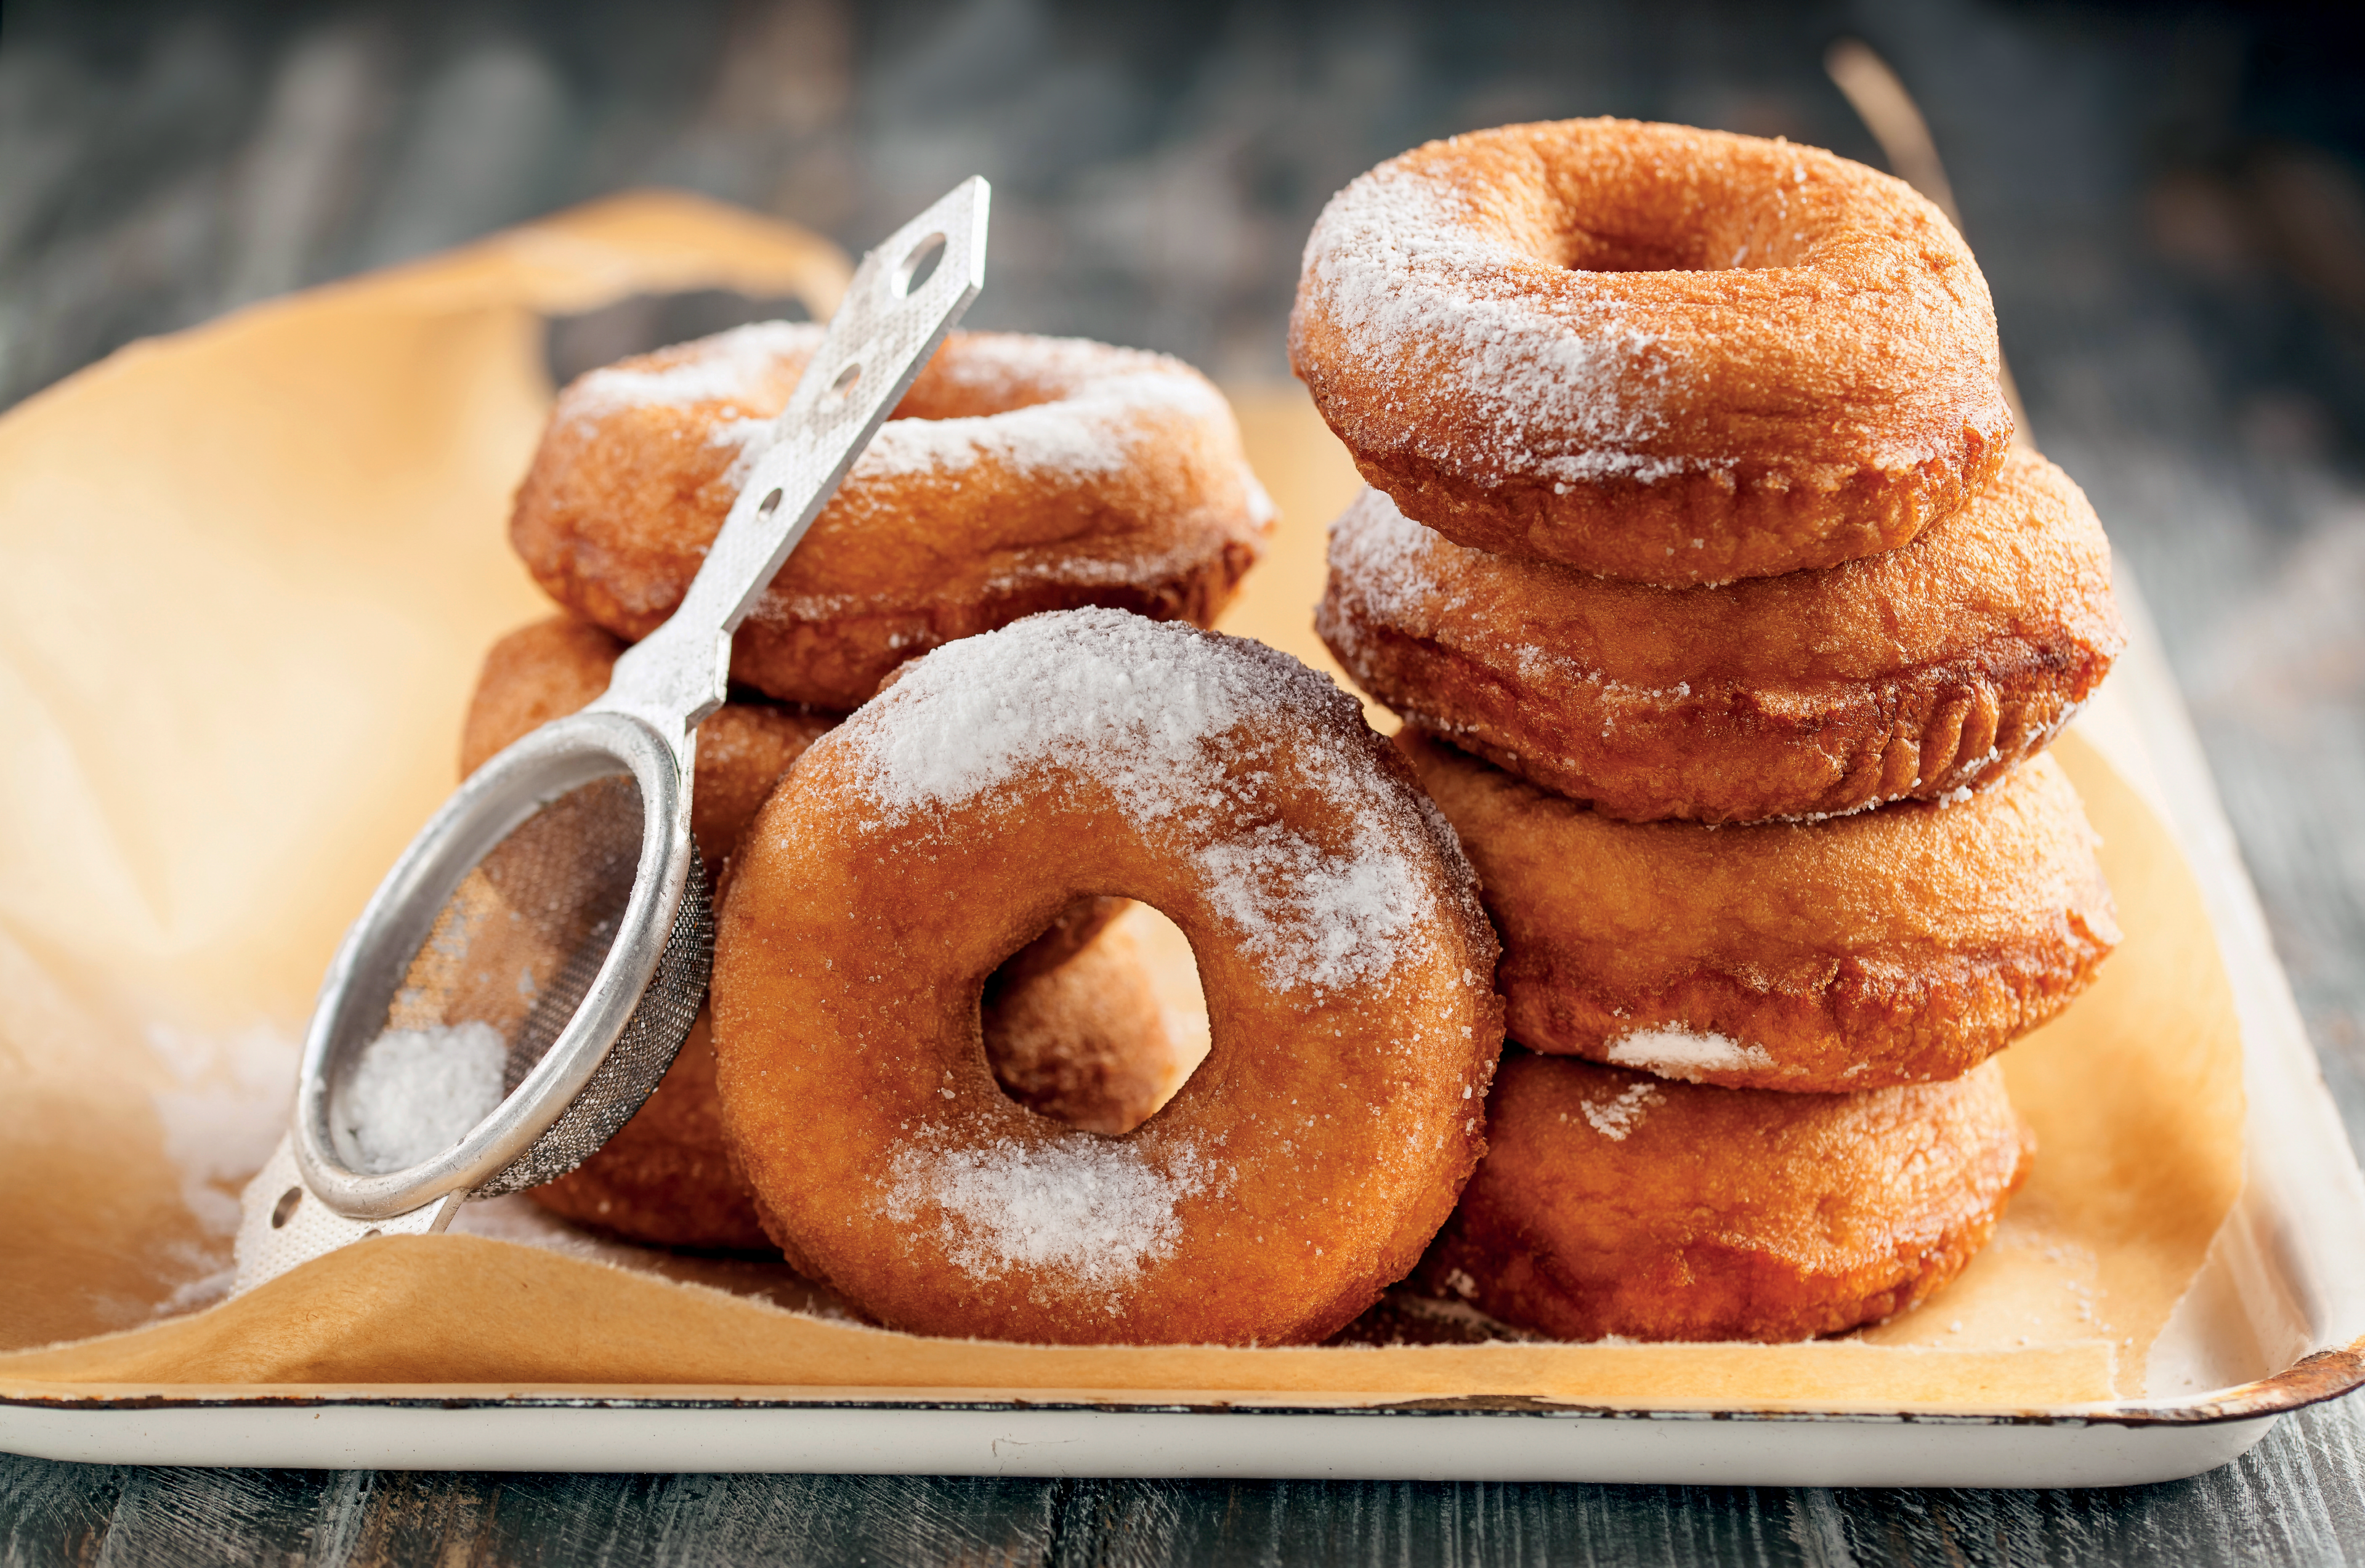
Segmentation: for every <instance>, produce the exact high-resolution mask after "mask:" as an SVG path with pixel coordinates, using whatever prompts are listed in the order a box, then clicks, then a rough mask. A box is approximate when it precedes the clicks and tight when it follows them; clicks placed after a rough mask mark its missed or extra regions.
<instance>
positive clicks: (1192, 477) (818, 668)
mask: <svg viewBox="0 0 2365 1568" xmlns="http://www.w3.org/2000/svg"><path fill="white" fill-rule="evenodd" d="M821 340H822V329H821V328H819V327H816V326H808V325H795V324H790V323H787V322H771V323H768V324H766V325H760V326H754V327H743V328H740V329H739V330H736V331H731V332H725V333H723V334H721V335H720V336H717V337H712V338H707V339H703V340H701V341H700V342H693V343H684V344H682V345H680V346H679V347H677V348H670V349H666V350H662V351H660V352H659V353H654V354H648V355H644V356H643V357H641V358H638V359H631V360H626V361H624V362H622V364H615V365H611V366H610V367H608V368H607V369H604V370H596V371H593V372H591V373H590V374H589V375H585V376H582V377H581V378H579V379H577V381H575V382H574V383H573V384H572V385H570V386H568V387H567V388H566V391H565V392H564V393H562V394H561V395H560V397H559V399H558V404H557V407H556V408H555V409H553V410H552V413H551V419H550V426H549V429H548V430H547V431H545V432H544V436H543V441H542V446H541V449H540V450H539V451H538V452H537V453H536V454H534V461H533V466H532V469H531V471H529V472H528V474H527V475H526V477H525V482H524V484H523V485H522V486H521V487H520V488H519V490H518V496H517V505H516V508H515V510H514V511H513V513H512V514H511V517H510V541H511V543H513V544H514V545H515V546H516V548H517V552H518V554H520V555H521V556H522V557H523V558H524V560H525V564H526V566H527V567H528V569H529V570H531V571H532V573H533V576H534V580H535V581H537V582H539V583H540V584H541V585H542V586H543V587H544V588H545V589H547V590H548V591H549V593H550V594H551V596H552V597H553V598H555V599H557V600H558V602H559V603H560V604H562V605H564V606H566V608H567V609H569V610H573V611H574V612H575V613H576V614H577V615H579V616H582V617H584V618H585V619H587V620H589V621H593V622H598V623H599V624H600V625H602V626H605V627H607V628H608V629H609V630H610V631H611V632H614V633H617V634H618V635H619V636H622V637H625V638H638V637H644V636H646V635H647V634H648V633H650V632H651V631H653V630H655V629H656V627H657V626H658V625H659V624H660V623H661V622H664V620H665V619H666V617H667V616H668V615H670V614H672V613H673V610H674V607H675V606H676V605H678V604H679V603H680V602H681V597H682V594H683V593H684V592H685V591H686V590H687V589H688V588H689V579H690V578H691V577H693V576H694V575H695V574H696V573H697V570H698V567H699V566H700V564H701V562H702V561H703V560H704V558H705V553H706V547H707V545H708V543H710V542H711V541H712V539H713V537H714V534H715V532H716V530H718V529H720V528H721V527H722V525H723V517H724V515H725V514H726V513H727V512H728V511H729V510H730V508H731V502H732V500H733V499H734V498H735V497H736V495H737V494H738V488H739V484H740V480H741V477H742V476H743V474H744V472H745V464H746V463H747V461H749V457H750V444H751V443H752V442H757V441H760V440H761V439H763V436H764V432H765V431H766V430H767V429H768V425H767V422H766V421H768V420H769V419H770V417H771V416H772V415H774V414H776V413H778V412H779V409H781V408H782V407H783V406H784V405H785V404H786V403H787V401H788V398H789V394H790V391H791V390H793V389H794V387H795V386H796V381H797V376H798V375H799V374H800V373H801V371H802V370H803V368H804V364H805V361H806V360H807V359H808V358H810V357H811V356H812V354H813V351H814V349H815V348H816V347H817V346H818V345H819V344H820V342H821ZM1271 520H1272V505H1271V503H1270V502H1269V501H1268V500H1267V499H1266V498H1265V496H1264V492H1263V491H1262V489H1261V488H1260V487H1258V485H1257V482H1256V478H1255V476H1253V475H1252V474H1250V471H1249V468H1248V465H1247V463H1246V461H1245V460H1244V459H1243V457H1242V455H1241V452H1240V442H1239V429H1238V427H1237V426H1236V425H1235V424H1234V422H1233V420H1232V413H1231V409H1230V407H1229V406H1228V405H1227V404H1226V403H1225V401H1224V399H1223V397H1222V395H1221V394H1220V393H1218V392H1217V391H1216V389H1215V387H1214V386H1211V385H1209V384H1208V382H1207V380H1206V378H1205V377H1204V376H1202V375H1199V373H1198V372H1196V371H1194V370H1193V369H1192V368H1191V367H1190V366H1188V365H1186V364H1183V363H1182V362H1181V361H1179V360H1174V359H1170V358H1168V357H1166V356H1165V355H1163V354H1154V353H1142V352H1140V351H1138V350H1134V349H1119V348H1110V347H1108V346H1106V345H1104V344H1101V343H1092V342H1080V341H1077V340H1073V339H1060V338H1039V337H1027V336H1023V335H1019V334H1015V333H1005V332H956V333H954V334H953V335H952V338H951V339H950V341H948V342H947V343H946V345H945V346H944V348H943V349H942V350H941V351H940V352H939V353H937V354H936V358H935V359H934V360H932V361H931V362H930V363H929V364H928V366H927V368H926V369H925V370H924V371H923V372H922V373H921V375H920V378H919V380H918V381H917V382H915V383H914V384H913V387H912V390H911V391H910V392H909V393H908V394H906V395H905V397H904V398H903V401H902V403H901V404H900V405H899V406H898V407H897V409H896V410H895V417H894V418H893V419H891V420H889V421H888V423H887V424H886V425H885V426H884V427H883V428H882V429H881V430H880V432H879V434H878V435H877V436H876V437H875V438H874V439H873V440H872V442H871V443H870V445H869V449H868V450H866V451H865V452H864V454H862V456H861V457H860V458H859V459H858V460H857V462H856V463H855V465H854V469H853V471H852V473H850V474H849V475H848V476H846V481H845V483H844V484H843V485H841V486H840V487H838V490H837V493H836V494H835V496H834V497H833V498H831V500H830V502H829V504H828V506H827V507H825V508H824V509H823V511H822V514H821V516H820V517H819V519H817V520H816V521H814V523H813V530H812V532H809V533H808V534H806V536H805V538H804V541H803V543H801V544H799V545H798V546H797V549H796V553H795V554H792V555H790V557H789V562H788V565H787V566H784V567H782V568H781V570H780V573H779V576H778V577H775V578H774V579H773V580H772V585H771V587H770V588H769V589H768V590H767V591H766V593H765V594H764V597H763V598H762V599H761V600H759V601H758V602H757V607H756V610H755V612H754V613H753V614H752V615H751V616H749V618H748V619H747V621H746V622H745V624H744V625H742V626H741V628H740V629H739V633H738V635H737V637H736V639H735V640H734V644H733V646H732V662H731V673H732V675H733V677H734V678H735V679H738V680H742V681H745V682H746V683H747V684H748V685H750V686H753V687H755V688H756V689H758V690H760V691H763V692H766V693H768V694H769V695H771V696H773V697H777V698H779V699H781V700H786V701H794V702H809V703H813V704H814V705H816V706H819V707H824V708H836V709H846V708H853V707H857V706H858V705H860V704H861V703H862V702H863V701H865V700H868V699H869V696H870V694H871V693H872V692H873V691H874V690H876V689H878V686H879V682H880V679H881V678H884V677H885V675H886V674H887V672H888V671H890V670H891V669H893V668H894V667H895V666H897V665H899V664H901V663H902V661H904V660H905V659H908V658H911V657H913V656H914V655H919V654H923V653H925V652H926V651H927V650H928V649H930V648H932V647H935V646H936V645H937V644H941V643H946V642H950V641H952V640H953V639H955V638H958V637H968V636H973V635H975V634H976V633H980V632H983V631H986V630H988V629H990V628H992V627H995V626H999V625H1003V624H1004V623H1006V622H1011V621H1014V620H1016V619H1018V618H1019V617H1021V616H1024V615H1030V614H1033V613H1035V612H1037V611H1038V610H1056V609H1067V608H1070V607H1073V606H1078V605H1087V604H1097V605H1107V606H1113V607H1115V608H1119V609H1125V610H1134V611H1137V612H1138V613H1140V614H1143V615H1147V616H1149V617H1152V618H1153V619H1158V620H1170V619H1171V620H1182V621H1189V622H1194V623H1196V624H1200V625H1205V624H1208V623H1210V622H1213V621H1214V620H1215V617H1216V613H1217V612H1218V611H1220V610H1222V609H1223V607H1224V605H1225V604H1226V603H1227V601H1228V600H1229V599H1230V598H1231V595H1232V591H1233V589H1234V588H1236V587H1237V586H1238V584H1239V579H1240V576H1241V574H1242V573H1244V572H1246V571H1247V570H1248V568H1249V567H1250V566H1251V565H1252V564H1253V563H1254V562H1255V560H1256V558H1257V555H1258V554H1259V553H1260V551H1261V548H1262V544H1261V541H1262V538H1263V534H1264V532H1265V530H1266V528H1267V526H1268V525H1269V523H1270V521H1271Z"/></svg>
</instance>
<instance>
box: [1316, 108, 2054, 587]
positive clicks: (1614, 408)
mask: <svg viewBox="0 0 2365 1568" xmlns="http://www.w3.org/2000/svg"><path fill="white" fill-rule="evenodd" d="M1290 363H1291V364H1292V366H1293V367H1294V368H1295V370H1296V372H1297V374H1298V375H1299V376H1300V377H1301V378H1303V379H1304V380H1305V382H1306V386H1308V387H1309V388H1310V389H1311V390H1312V391H1313V394H1314V400H1315V403H1316V405H1317V407H1319V408H1320V409H1321V410H1322V415H1323V418H1324V419H1325V420H1328V422H1329V425H1330V428H1331V429H1332V430H1334V431H1337V432H1338V433H1339V439H1340V440H1342V441H1344V442H1346V443H1347V446H1348V448H1349V449H1350V450H1351V452H1353V454H1355V461H1356V465H1357V466H1358V467H1360V468H1361V469H1362V473H1363V476H1364V478H1366V479H1367V480H1369V481H1370V482H1371V483H1372V485H1373V486H1374V487H1377V488H1379V489H1381V490H1384V491H1385V492H1387V493H1388V494H1389V495H1390V496H1392V497H1394V498H1395V501H1396V503H1397V505H1398V506H1400V507H1401V508H1402V509H1403V510H1404V511H1405V514H1406V515H1407V516H1408V517H1414V518H1418V519H1419V520H1420V521H1422V522H1425V523H1427V524H1428V525H1429V526H1430V527H1431V528H1434V529H1437V530H1438V531H1439V532H1442V533H1444V534H1445V535H1447V536H1448V537H1449V538H1452V539H1453V540H1454V541H1456V542H1457V543H1463V544H1467V545H1470V546H1472V547H1474V548H1476V549H1482V550H1491V551H1495V552H1497V553H1499V554H1509V555H1528V556H1534V557H1538V558H1541V559H1544V560H1552V561H1562V562H1566V563H1568V564H1569V565H1572V566H1581V567H1583V568H1585V569H1586V570H1588V571H1594V572H1599V573H1602V574H1604V575H1607V576H1610V577H1625V578H1631V579H1633V580H1635V581H1640V582H1655V583H1668V584H1692V583H1712V582H1724V581H1729V580H1731V579H1733V578H1736V577H1765V576H1770V575H1772V574H1774V573H1777V572H1788V571H1796V570H1799V569H1800V568H1804V567H1810V566H1833V565H1836V564H1837V563H1839V562H1841V561H1845V560H1849V559H1852V558H1854V557H1855V556H1859V555H1868V554H1875V553H1877V552H1878V551H1882V550H1890V549H1895V548H1896V547H1898V546H1899V545H1901V544H1903V543H1906V542H1907V541H1909V540H1911V538H1913V536H1914V535H1915V534H1917V533H1919V532H1921V531H1922V529H1924V528H1926V527H1928V526H1929V525H1930V524H1931V523H1933V522H1934V521H1937V520H1938V519H1940V518H1942V517H1945V516H1946V515H1947V514H1948V513H1950V512H1952V511H1953V510H1955V509H1956V507H1958V506H1960V505H1962V504H1963V503H1964V501H1966V500H1967V499H1968V498H1970V497H1971V496H1973V495H1976V494H1977V493H1978V491H1979V490H1980V489H1981V488H1983V487H1985V486H1986V484H1987V482H1988V480H1989V479H1990V478H1991V477H1992V476H1994V474H1995V471H1996V469H1997V466H1998V465H2000V464H2001V462H2002V460H2003V455H2004V451H2005V449H2006V448H2007V447H2008V446H2009V445H2010V444H2011V441H2012V415H2011V412H2010V410H2009V409H2008V408H2007V407H2006V405H2005V403H2004V400H2003V396H2002V393H2001V390H2000V388H1999V386H1998V379H1997V376H1998V368H1999V365H2000V364H2001V355H2000V353H1999V351H1998V348H1997V344H1996V330H1995V311H1994V308H1993V306H1992V305H1991V304H1990V300H1989V297H1988V289H1987V283H1986V280H1985V279H1984V278H1982V277H1981V276H1980V275H1979V270H1978V265H1977V263H1974V262H1973V261H1972V259H1971V253H1970V252H1969V250H1968V249H1967V247H1966V246H1965V245H1964V244H1963V241H1962V239H1961V237H1960V236H1958V235H1957V234H1956V232H1955V230H1954V229H1953V228H1952V227H1951V226H1950V225H1949V224H1948V223H1947V222H1946V219H1945V217H1944V216H1943V215H1942V214H1941V213H1940V212H1939V211H1938V209H1937V208H1936V207H1933V206H1931V205H1930V203H1929V202H1927V201H1925V200H1923V199H1922V197H1921V196H1917V195H1915V194H1914V193H1913V191H1912V190H1911V188H1909V187H1908V186H1907V185H1904V183H1903V182H1901V181H1899V180H1895V179H1891V178H1889V176H1888V175H1886V174H1877V173H1876V172H1874V171H1873V170H1870V169H1866V168H1865V167H1863V166H1862V165H1861V164H1857V163H1853V162H1849V161H1848V160H1846V159H1844V158H1839V157H1836V156H1834V155H1833V154H1832V153H1829V152H1825V151H1820V150H1818V149H1815V148H1810V147H1799V146H1795V145H1792V144H1790V143H1788V142H1783V141H1764V140H1758V139H1756V138H1754V137H1746V136H1733V135H1729V134H1726V133H1724V132H1721V131H1709V130H1694V129H1688V128H1686V127H1681V126H1667V125H1646V124H1640V123H1637V122H1635V121H1631V120H1614V119H1589V120H1564V121H1561V122H1558V123H1553V124H1536V125H1515V126H1506V127H1503V128H1502V129H1496V130H1487V131H1480V132H1477V133H1475V134H1473V135H1469V136H1458V137H1453V138H1451V139H1449V140H1443V141H1433V142H1430V143H1429V144H1427V145H1426V146H1423V147H1418V148H1415V149H1414V150H1413V151H1409V152H1407V153H1404V154H1403V155H1401V156H1400V157H1397V158H1394V159H1391V160H1390V161H1388V162H1385V163H1383V164H1381V165H1380V166H1379V167H1378V168H1376V169H1374V170H1373V171H1372V172H1371V173H1370V174H1365V175H1363V176H1362V178H1361V179H1358V180H1356V181H1355V182H1354V183H1353V184H1351V185H1349V186H1348V187H1347V188H1346V189H1345V190H1343V191H1341V192H1339V195H1338V196H1334V197H1333V198H1332V199H1331V201H1330V204H1329V206H1328V207H1326V208H1325V209H1324V211H1323V214H1322V218H1321V219H1320V221H1319V222H1317V224H1316V226H1315V230H1314V233H1313V236H1312V237H1311V238H1310V239H1309V240H1308V241H1307V242H1306V265H1305V269H1304V271H1303V273H1302V274H1300V277H1299V282H1298V292H1297V304H1296V308H1295V310H1294V311H1293V312H1292V314H1291V317H1290Z"/></svg>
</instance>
